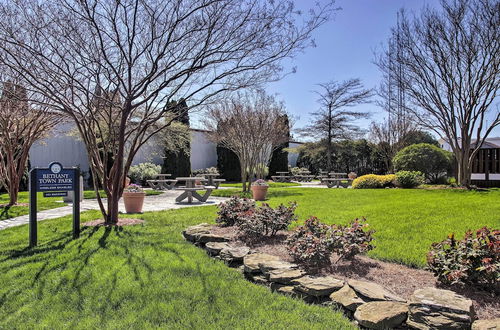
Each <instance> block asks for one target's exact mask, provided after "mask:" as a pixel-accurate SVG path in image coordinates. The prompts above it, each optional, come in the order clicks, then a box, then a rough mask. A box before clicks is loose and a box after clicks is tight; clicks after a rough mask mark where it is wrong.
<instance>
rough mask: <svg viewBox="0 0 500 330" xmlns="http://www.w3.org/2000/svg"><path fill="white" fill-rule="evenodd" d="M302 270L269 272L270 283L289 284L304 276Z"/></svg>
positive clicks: (275, 270)
mask: <svg viewBox="0 0 500 330" xmlns="http://www.w3.org/2000/svg"><path fill="white" fill-rule="evenodd" d="M305 274H306V273H305V271H303V270H302V269H274V270H271V271H269V273H268V275H269V281H271V282H277V283H282V284H289V283H290V282H291V281H292V280H294V279H296V278H299V277H302V276H304V275H305Z"/></svg>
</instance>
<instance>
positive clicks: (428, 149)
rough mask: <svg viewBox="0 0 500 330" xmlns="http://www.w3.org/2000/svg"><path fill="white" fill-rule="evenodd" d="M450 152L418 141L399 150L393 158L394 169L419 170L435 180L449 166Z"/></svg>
mask: <svg viewBox="0 0 500 330" xmlns="http://www.w3.org/2000/svg"><path fill="white" fill-rule="evenodd" d="M452 157H453V156H452V153H451V152H449V151H446V150H443V149H441V148H439V147H437V146H435V145H432V144H428V143H419V144H413V145H411V146H408V147H406V148H404V149H402V150H401V151H399V152H398V153H397V154H396V156H395V157H394V159H393V163H394V168H395V169H396V171H420V172H422V173H423V174H424V175H425V177H426V179H427V180H429V181H431V182H437V181H438V180H439V179H440V178H441V177H442V176H443V174H445V173H446V172H447V171H448V170H450V168H451V163H452Z"/></svg>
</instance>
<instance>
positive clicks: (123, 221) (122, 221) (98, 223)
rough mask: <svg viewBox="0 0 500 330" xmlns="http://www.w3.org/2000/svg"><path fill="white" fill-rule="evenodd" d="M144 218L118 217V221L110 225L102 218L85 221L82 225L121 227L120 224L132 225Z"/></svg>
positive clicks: (139, 222)
mask: <svg viewBox="0 0 500 330" xmlns="http://www.w3.org/2000/svg"><path fill="white" fill-rule="evenodd" d="M143 223H144V220H141V219H132V218H118V222H117V223H115V224H112V225H107V224H105V223H104V219H97V220H92V221H88V222H85V223H84V224H83V226H86V227H122V226H133V225H140V224H143Z"/></svg>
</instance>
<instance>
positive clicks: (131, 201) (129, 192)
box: [123, 184, 146, 213]
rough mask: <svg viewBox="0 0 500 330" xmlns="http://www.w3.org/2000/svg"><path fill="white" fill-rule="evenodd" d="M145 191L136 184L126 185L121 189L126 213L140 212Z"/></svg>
mask: <svg viewBox="0 0 500 330" xmlns="http://www.w3.org/2000/svg"><path fill="white" fill-rule="evenodd" d="M145 196H146V193H145V192H144V190H142V187H141V186H139V185H136V184H130V185H128V186H127V187H126V188H125V190H124V191H123V203H125V211H126V212H127V213H141V212H142V206H143V205H144V197H145Z"/></svg>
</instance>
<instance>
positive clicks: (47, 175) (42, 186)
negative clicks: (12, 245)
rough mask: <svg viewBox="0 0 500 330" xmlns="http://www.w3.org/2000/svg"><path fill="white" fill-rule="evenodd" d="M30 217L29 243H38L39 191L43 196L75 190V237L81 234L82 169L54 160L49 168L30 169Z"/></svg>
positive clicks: (33, 244)
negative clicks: (65, 165)
mask: <svg viewBox="0 0 500 330" xmlns="http://www.w3.org/2000/svg"><path fill="white" fill-rule="evenodd" d="M29 186H30V218H29V244H30V247H33V246H36V245H37V231H38V230H37V219H36V218H37V192H43V197H58V196H67V194H68V191H73V238H78V237H79V236H80V169H79V168H77V167H71V168H64V167H63V166H62V165H61V163H59V162H52V163H50V164H49V166H48V167H47V168H38V167H36V168H34V169H32V170H31V171H30V180H29Z"/></svg>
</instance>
